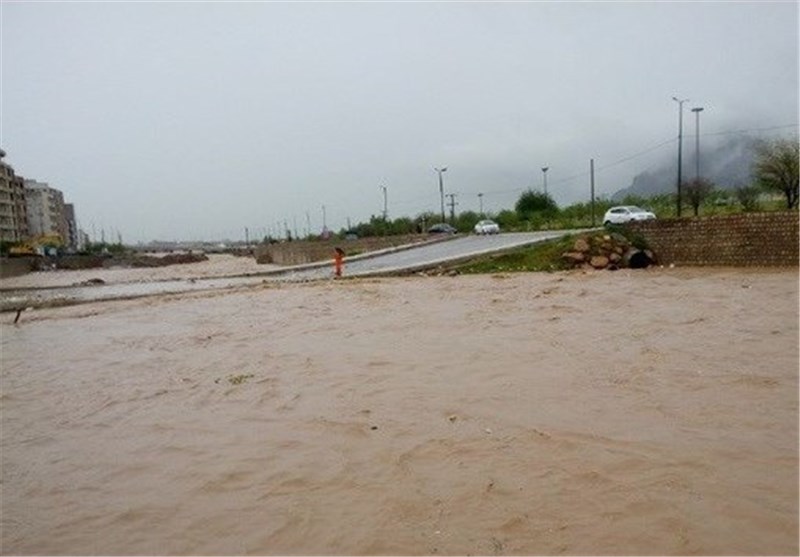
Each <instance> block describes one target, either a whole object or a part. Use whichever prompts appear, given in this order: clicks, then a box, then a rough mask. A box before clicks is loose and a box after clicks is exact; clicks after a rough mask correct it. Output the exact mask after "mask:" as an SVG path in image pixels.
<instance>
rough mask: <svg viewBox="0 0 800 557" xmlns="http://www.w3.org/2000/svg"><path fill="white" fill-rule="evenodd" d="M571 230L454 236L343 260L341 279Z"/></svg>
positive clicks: (307, 272) (408, 268)
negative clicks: (408, 247)
mask: <svg viewBox="0 0 800 557" xmlns="http://www.w3.org/2000/svg"><path fill="white" fill-rule="evenodd" d="M574 232H576V231H574V230H559V231H547V232H515V233H508V234H497V235H493V236H475V235H468V236H456V237H454V238H452V239H450V240H446V241H442V242H436V243H432V244H425V245H422V246H419V247H413V248H411V249H401V250H397V251H394V252H392V253H386V254H383V255H379V256H373V257H365V258H358V259H354V260H349V261H348V260H345V267H344V275H345V276H349V277H353V276H374V275H386V274H395V273H402V272H412V271H420V270H424V269H430V268H435V267H437V266H438V265H441V264H443V263H448V262H452V261H458V260H462V259H469V258H472V257H476V256H479V255H484V254H488V253H493V252H498V251H504V250H508V249H511V248H515V247H520V246H524V245H528V244H534V243H536V242H542V241H544V240H550V239H553V238H558V237H560V236H564V235H565V234H571V233H574ZM331 273H332V266H331V265H326V266H325V267H321V268H316V269H303V270H298V271H292V272H289V273H286V274H285V275H284V276H281V277H276V278H279V279H283V280H308V279H320V278H326V277H330V276H331Z"/></svg>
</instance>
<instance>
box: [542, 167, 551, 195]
mask: <svg viewBox="0 0 800 557" xmlns="http://www.w3.org/2000/svg"><path fill="white" fill-rule="evenodd" d="M548 170H550V167H549V166H543V167H542V176H543V177H544V194H545V195H547V171H548Z"/></svg>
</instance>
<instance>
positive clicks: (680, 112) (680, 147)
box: [672, 97, 689, 216]
mask: <svg viewBox="0 0 800 557" xmlns="http://www.w3.org/2000/svg"><path fill="white" fill-rule="evenodd" d="M672 100H673V101H675V102H676V103H678V216H681V182H682V180H683V178H682V176H681V170H682V169H681V162H682V160H681V159H682V157H683V103H685V102H686V101H688V100H689V99H679V98H678V97H672Z"/></svg>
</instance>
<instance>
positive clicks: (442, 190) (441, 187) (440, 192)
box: [434, 166, 447, 222]
mask: <svg viewBox="0 0 800 557" xmlns="http://www.w3.org/2000/svg"><path fill="white" fill-rule="evenodd" d="M434 170H435V171H436V172H437V173H438V174H439V198H440V199H441V202H442V222H444V184H443V182H442V172H447V167H446V166H445V167H444V168H434Z"/></svg>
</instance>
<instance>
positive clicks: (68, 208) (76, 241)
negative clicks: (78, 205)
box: [64, 203, 83, 249]
mask: <svg viewBox="0 0 800 557" xmlns="http://www.w3.org/2000/svg"><path fill="white" fill-rule="evenodd" d="M64 219H65V220H66V222H67V234H68V235H67V240H66V243H67V246H68V247H70V248H72V249H82V248H83V243H82V242H81V236H80V230H78V221H77V220H76V219H75V205H73V204H72V203H64Z"/></svg>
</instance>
